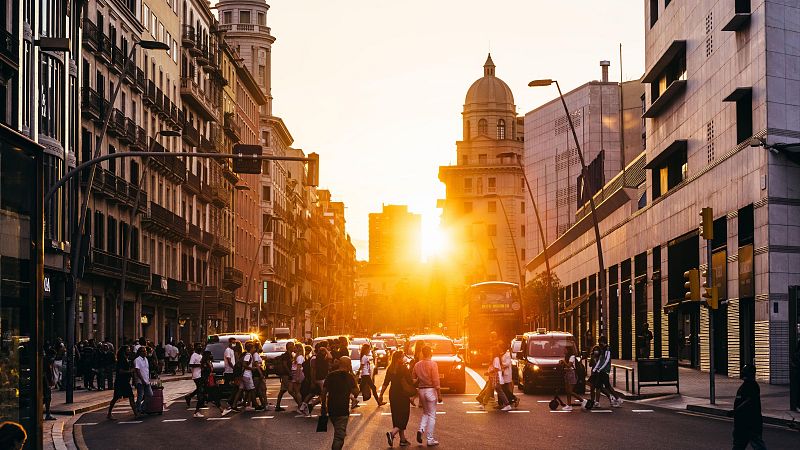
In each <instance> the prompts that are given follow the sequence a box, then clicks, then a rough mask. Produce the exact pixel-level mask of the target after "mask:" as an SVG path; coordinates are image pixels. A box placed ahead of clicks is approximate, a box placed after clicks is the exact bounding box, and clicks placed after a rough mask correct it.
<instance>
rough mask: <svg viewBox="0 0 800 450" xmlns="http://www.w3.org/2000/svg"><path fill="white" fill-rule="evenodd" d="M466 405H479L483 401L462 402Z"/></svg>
mask: <svg viewBox="0 0 800 450" xmlns="http://www.w3.org/2000/svg"><path fill="white" fill-rule="evenodd" d="M461 403H463V404H465V405H479V404H480V403H481V402H461Z"/></svg>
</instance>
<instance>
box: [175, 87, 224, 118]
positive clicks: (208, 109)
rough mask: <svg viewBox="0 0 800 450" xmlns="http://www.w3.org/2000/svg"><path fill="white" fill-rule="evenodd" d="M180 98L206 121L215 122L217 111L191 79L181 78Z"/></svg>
mask: <svg viewBox="0 0 800 450" xmlns="http://www.w3.org/2000/svg"><path fill="white" fill-rule="evenodd" d="M181 97H182V98H183V101H184V102H186V103H188V104H189V106H191V107H193V108H194V109H196V110H197V111H198V112H199V113H200V114H201V115H203V117H204V118H205V119H206V120H216V119H217V111H216V107H215V106H214V102H212V101H211V99H209V98H208V97H206V93H205V92H203V90H202V89H201V88H200V86H198V84H197V83H196V82H195V81H194V79H193V78H188V77H182V78H181Z"/></svg>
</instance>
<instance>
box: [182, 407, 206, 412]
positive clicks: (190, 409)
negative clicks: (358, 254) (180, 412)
mask: <svg viewBox="0 0 800 450" xmlns="http://www.w3.org/2000/svg"><path fill="white" fill-rule="evenodd" d="M208 408H210V406H203V407H202V408H200V409H202V410H206V409H208ZM195 409H196V408H186V410H187V411H194V410H195Z"/></svg>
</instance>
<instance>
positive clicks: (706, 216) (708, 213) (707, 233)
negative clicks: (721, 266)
mask: <svg viewBox="0 0 800 450" xmlns="http://www.w3.org/2000/svg"><path fill="white" fill-rule="evenodd" d="M700 217H701V220H700V234H701V235H702V236H703V239H705V240H706V264H707V265H708V268H707V269H706V271H705V273H704V274H703V275H705V277H704V278H705V280H704V281H703V288H704V290H703V298H704V299H705V301H706V306H708V390H709V397H708V398H709V403H711V404H712V405H713V404H715V403H716V392H715V391H716V384H715V381H716V380H715V379H714V372H715V370H714V316H715V310H716V309H717V308H718V307H719V298H718V293H717V288H716V286H715V285H714V270H713V268H712V265H711V258H712V257H713V254H712V252H713V249H712V248H711V247H712V246H713V240H714V210H713V209H712V208H703V210H702V211H701V212H700Z"/></svg>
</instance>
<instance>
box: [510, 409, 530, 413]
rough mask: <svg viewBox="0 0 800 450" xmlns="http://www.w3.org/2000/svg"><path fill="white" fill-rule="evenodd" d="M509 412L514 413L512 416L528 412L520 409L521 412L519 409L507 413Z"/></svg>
mask: <svg viewBox="0 0 800 450" xmlns="http://www.w3.org/2000/svg"><path fill="white" fill-rule="evenodd" d="M509 412H510V413H514V414H521V413H529V412H530V411H528V410H527V409H522V410H520V409H514V410H511V411H509Z"/></svg>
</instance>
